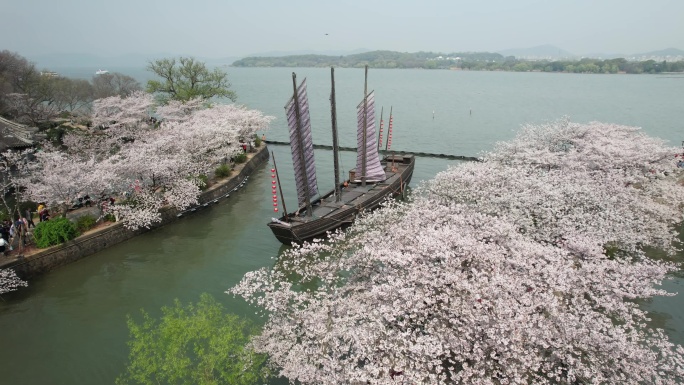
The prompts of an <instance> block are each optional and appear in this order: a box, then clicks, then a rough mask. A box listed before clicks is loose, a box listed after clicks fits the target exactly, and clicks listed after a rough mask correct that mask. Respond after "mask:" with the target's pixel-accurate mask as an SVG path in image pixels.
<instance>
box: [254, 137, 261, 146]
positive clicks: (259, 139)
mask: <svg viewBox="0 0 684 385" xmlns="http://www.w3.org/2000/svg"><path fill="white" fill-rule="evenodd" d="M254 147H261V138H260V137H259V135H257V134H254Z"/></svg>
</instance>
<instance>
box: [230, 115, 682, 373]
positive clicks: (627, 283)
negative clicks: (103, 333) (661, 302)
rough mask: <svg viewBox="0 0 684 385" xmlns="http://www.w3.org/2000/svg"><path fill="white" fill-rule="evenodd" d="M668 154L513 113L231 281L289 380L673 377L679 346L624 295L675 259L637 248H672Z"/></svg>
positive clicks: (674, 208) (663, 274) (676, 212)
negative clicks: (346, 225) (510, 122)
mask: <svg viewBox="0 0 684 385" xmlns="http://www.w3.org/2000/svg"><path fill="white" fill-rule="evenodd" d="M680 152H681V149H677V148H673V147H668V146H665V145H664V144H663V143H662V142H661V141H659V140H656V139H653V138H649V137H647V136H646V135H643V134H642V133H640V131H639V130H638V129H635V128H633V127H625V126H618V125H611V124H602V123H589V124H575V123H570V122H568V121H567V120H560V121H557V122H553V123H549V124H543V125H534V126H526V127H524V128H523V129H522V130H521V132H520V134H519V135H518V137H517V138H515V139H514V140H512V141H510V142H505V143H500V144H498V145H497V146H496V147H495V149H494V150H493V151H491V152H490V153H487V154H485V155H484V156H483V162H478V163H468V164H465V165H462V166H455V167H452V168H450V169H449V170H447V171H444V172H442V173H440V174H438V175H437V177H436V178H435V179H434V180H432V181H429V182H428V183H426V184H424V185H423V186H421V187H420V188H418V189H417V191H416V193H415V194H414V196H413V197H412V200H411V201H410V202H388V203H387V204H386V206H385V207H384V208H382V209H380V210H377V211H374V212H371V213H368V214H366V215H365V216H364V217H362V218H359V219H357V221H356V222H355V224H354V225H353V226H352V227H351V228H350V229H349V231H347V232H344V233H341V232H339V233H336V234H333V235H332V236H331V238H330V239H329V241H327V242H319V241H314V242H312V243H309V244H305V245H303V246H301V247H295V248H293V249H291V250H288V251H287V252H286V253H285V254H284V255H282V256H281V257H280V258H279V260H278V263H277V264H276V266H275V267H274V268H273V269H267V268H265V269H261V270H257V271H254V272H251V273H248V274H246V275H245V277H244V278H243V280H242V281H241V282H240V283H239V284H238V285H236V286H235V287H233V288H232V289H231V290H230V291H229V293H232V294H237V295H240V296H242V297H244V298H245V299H246V300H247V301H249V302H250V303H252V304H255V305H257V306H259V307H260V308H261V309H263V310H264V313H266V314H267V315H268V317H269V318H268V321H267V323H266V325H265V326H264V329H263V332H262V334H261V335H260V336H258V337H256V338H255V342H254V346H255V348H256V351H258V352H261V353H266V354H269V356H270V359H271V363H272V365H273V367H274V369H276V370H278V371H279V373H280V374H281V375H283V376H286V377H287V378H289V379H290V381H293V382H294V381H297V382H299V383H302V384H339V383H372V384H395V383H429V384H446V383H449V384H504V383H508V384H578V383H605V384H624V383H663V384H676V383H679V382H680V381H682V380H684V369H682V368H684V349H683V348H682V347H681V346H679V345H674V344H672V343H671V342H670V341H669V340H668V338H667V336H666V334H665V332H664V331H663V330H662V329H657V328H654V327H652V326H651V324H650V323H649V316H648V314H647V313H646V312H644V311H643V310H642V309H641V308H640V307H639V305H638V303H637V301H634V299H647V298H652V297H654V296H661V295H672V294H670V293H667V292H666V291H664V290H662V289H661V288H660V287H659V285H660V284H661V283H662V281H663V280H665V279H668V277H669V274H670V273H672V272H675V271H677V270H678V268H679V266H678V265H677V264H675V263H671V262H667V261H663V260H654V259H651V258H649V257H648V256H647V255H646V254H645V252H644V247H646V246H653V247H659V248H662V249H664V250H666V251H667V252H669V253H674V252H676V251H677V248H676V247H674V246H672V245H673V244H674V245H675V246H677V244H676V233H675V232H674V231H673V226H675V225H677V224H680V223H681V222H682V220H684V214H683V213H684V211H683V209H684V186H682V185H680V184H679V183H678V178H681V172H682V171H681V169H677V167H676V159H675V158H674V154H677V153H680ZM679 246H681V245H679Z"/></svg>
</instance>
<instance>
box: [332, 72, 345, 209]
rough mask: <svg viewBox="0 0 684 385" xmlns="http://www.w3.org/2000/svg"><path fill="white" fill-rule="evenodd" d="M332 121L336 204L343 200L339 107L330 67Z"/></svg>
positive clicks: (333, 76) (333, 75)
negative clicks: (336, 101) (338, 138)
mask: <svg viewBox="0 0 684 385" xmlns="http://www.w3.org/2000/svg"><path fill="white" fill-rule="evenodd" d="M330 82H331V84H332V88H331V90H330V119H331V120H332V139H333V164H334V168H335V202H339V201H341V200H342V196H341V195H342V193H341V191H340V160H339V152H340V148H339V145H338V143H337V107H336V103H335V68H333V67H330Z"/></svg>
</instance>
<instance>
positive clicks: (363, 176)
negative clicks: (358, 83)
mask: <svg viewBox="0 0 684 385" xmlns="http://www.w3.org/2000/svg"><path fill="white" fill-rule="evenodd" d="M367 128H368V65H366V73H365V78H364V81H363V141H362V142H363V150H362V151H363V152H362V154H363V155H362V156H361V160H362V161H361V186H365V185H366V155H367V154H366V150H367V148H366V145H367V143H366V142H367V140H368V138H366V134H367V133H366V130H367Z"/></svg>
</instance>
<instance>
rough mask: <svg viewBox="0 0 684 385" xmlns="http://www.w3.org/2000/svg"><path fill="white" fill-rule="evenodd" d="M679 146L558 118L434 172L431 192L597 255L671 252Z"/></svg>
mask: <svg viewBox="0 0 684 385" xmlns="http://www.w3.org/2000/svg"><path fill="white" fill-rule="evenodd" d="M676 152H677V149H675V148H673V147H668V146H665V145H664V144H663V143H662V141H660V140H657V139H655V138H649V137H647V136H645V135H643V134H642V133H640V131H639V130H638V129H637V128H634V127H626V126H618V125H612V124H601V123H591V124H573V123H570V122H568V121H567V120H560V121H557V122H553V123H549V124H543V125H537V126H525V127H523V128H522V130H521V131H520V134H519V135H518V136H517V137H516V138H515V139H514V140H512V141H510V142H504V143H499V144H497V146H496V148H495V150H493V151H492V152H490V153H488V154H485V156H484V162H482V163H477V164H475V163H471V164H467V165H464V166H460V167H454V168H451V169H450V170H448V171H446V172H443V173H441V174H439V175H437V177H436V178H435V180H434V181H432V182H431V183H429V185H428V186H427V191H428V192H429V194H431V196H432V197H433V198H434V199H438V200H445V201H450V202H461V203H471V204H476V205H477V206H478V209H479V210H480V211H483V212H486V213H489V214H492V215H498V216H505V217H507V218H508V220H509V221H511V222H512V223H515V224H516V225H517V226H518V227H519V231H523V232H526V233H529V234H531V235H532V236H533V237H534V238H535V239H537V240H538V241H542V242H548V243H554V244H559V243H562V244H564V246H565V247H575V248H576V249H577V250H580V249H582V250H584V251H585V252H589V250H593V251H592V252H593V253H594V254H596V255H599V256H600V255H602V254H603V251H604V250H603V249H604V248H606V247H610V248H612V249H617V250H620V251H621V252H629V253H631V254H632V255H634V254H640V250H642V248H643V246H644V245H649V246H652V247H658V248H662V249H665V250H668V251H670V252H673V251H674V249H673V248H672V244H671V242H672V239H673V237H674V236H675V235H676V233H675V230H674V229H673V228H672V224H673V223H676V222H680V221H682V220H683V219H684V215H683V213H682V206H683V205H684V189H682V188H677V186H676V179H677V177H678V175H679V174H681V171H678V170H677V168H676V162H675V161H673V154H675V153H676Z"/></svg>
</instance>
